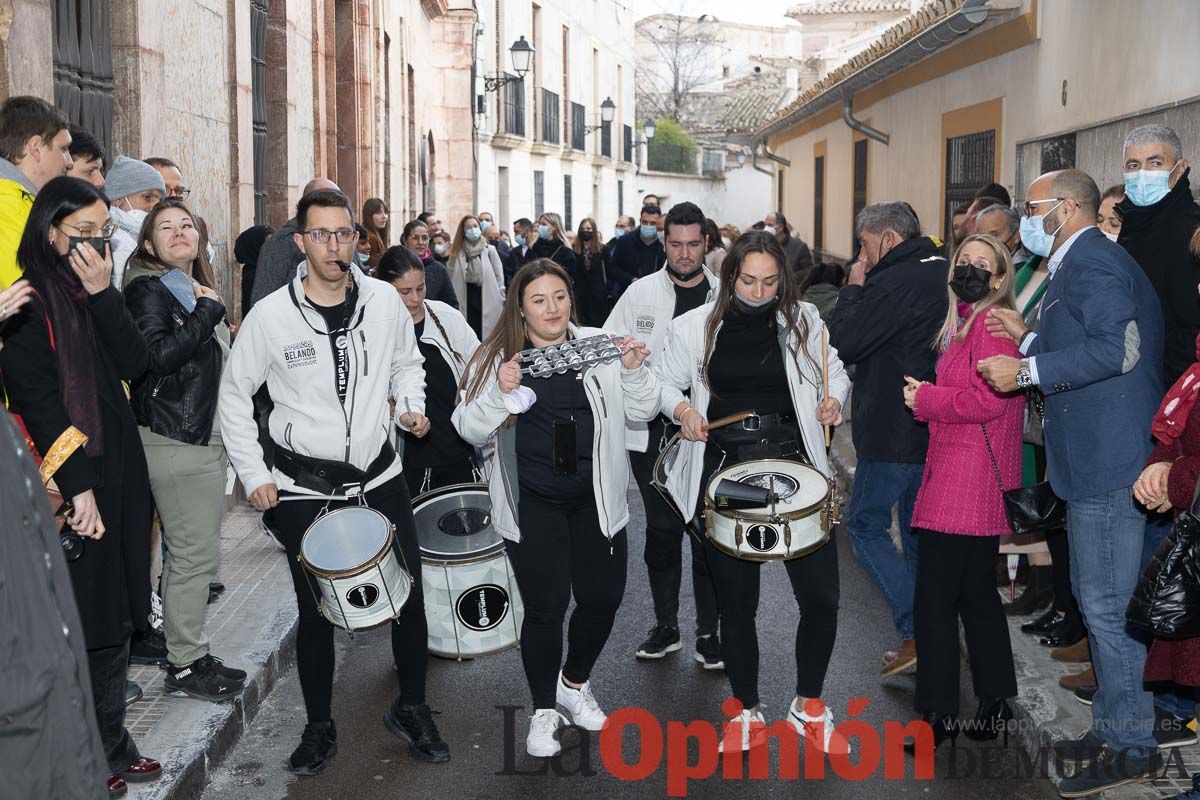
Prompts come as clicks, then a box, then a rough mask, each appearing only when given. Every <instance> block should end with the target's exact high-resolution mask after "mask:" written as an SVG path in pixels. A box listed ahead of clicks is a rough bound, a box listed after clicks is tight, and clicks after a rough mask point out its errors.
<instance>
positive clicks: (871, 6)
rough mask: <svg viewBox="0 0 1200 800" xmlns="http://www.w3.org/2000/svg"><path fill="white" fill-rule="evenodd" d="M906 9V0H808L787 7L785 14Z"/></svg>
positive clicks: (855, 12) (846, 12) (856, 12)
mask: <svg viewBox="0 0 1200 800" xmlns="http://www.w3.org/2000/svg"><path fill="white" fill-rule="evenodd" d="M904 11H908V0H824V1H823V2H822V0H810V2H807V3H801V4H800V5H797V6H794V7H792V8H790V9H788V12H787V16H789V17H800V16H805V15H815V14H886V13H896V12H904Z"/></svg>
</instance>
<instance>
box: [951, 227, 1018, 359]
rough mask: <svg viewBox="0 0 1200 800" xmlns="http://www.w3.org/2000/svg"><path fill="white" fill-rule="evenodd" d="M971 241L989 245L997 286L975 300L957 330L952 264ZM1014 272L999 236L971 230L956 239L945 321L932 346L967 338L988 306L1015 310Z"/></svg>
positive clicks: (955, 263)
mask: <svg viewBox="0 0 1200 800" xmlns="http://www.w3.org/2000/svg"><path fill="white" fill-rule="evenodd" d="M971 242H983V243H984V244H986V245H987V246H988V247H990V248H992V254H993V256H994V257H995V264H996V269H995V271H994V272H993V273H992V274H993V275H995V276H997V277H999V278H1000V286H998V287H997V288H995V289H992V290H991V291H989V292H988V293H987V296H986V297H984V298H983V299H982V300H980V301H979V302H978V303H976V304H975V310H974V311H972V312H971V316H969V317H967V320H966V321H965V322H964V323H963V324H962V329H961V330H960V329H959V327H958V295H956V294H955V293H954V290H953V289H951V288H950V280H951V279H952V278H953V277H954V268H955V267H956V266H957V265H958V257H959V255H961V254H962V251H963V248H964V247H966V246H967V245H969V244H970V243H971ZM1015 273H1016V270H1014V269H1013V263H1012V256H1010V255H1009V253H1008V248H1007V247H1005V246H1004V245H1003V244H1001V243H1000V241H999V240H998V239H996V238H994V237H992V236H988V235H987V234H986V233H973V234H971V235H970V236H968V237H967V238H965V239H963V240H962V241H961V242H959V244H958V247H957V248H956V249H955V250H954V258H952V259H950V269H949V271H948V272H947V274H946V295H947V296H948V297H949V298H950V304H949V305H950V307H949V308H947V309H946V321H945V322H943V323H942V327H941V329H940V330H939V331H938V332H937V335H936V336H935V337H934V339H933V346H934V349H936V350H938V351H939V352H941V351H944V350H945V349H946V348H947V347H949V345H950V341H951V339H954V340H957V341H960V342H961V341H962V340H963V339H965V338H967V333H969V332H970V330H971V323H973V322H974V321H975V318H976V317H978V316H979V315H980V314H983V313H985V312H987V310H988V309H990V308H1007V309H1011V310H1015V309H1016V307H1017V299H1016V295H1015V292H1014V291H1013V287H1014V286H1015V285H1016V280H1017V278H1016V274H1015Z"/></svg>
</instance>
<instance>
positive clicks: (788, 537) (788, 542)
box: [783, 522, 792, 552]
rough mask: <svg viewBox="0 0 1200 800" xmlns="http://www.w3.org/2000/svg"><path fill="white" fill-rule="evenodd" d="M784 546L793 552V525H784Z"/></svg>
mask: <svg viewBox="0 0 1200 800" xmlns="http://www.w3.org/2000/svg"><path fill="white" fill-rule="evenodd" d="M783 546H784V547H786V548H787V550H788V551H789V552H791V549H792V525H791V523H790V522H785V523H783Z"/></svg>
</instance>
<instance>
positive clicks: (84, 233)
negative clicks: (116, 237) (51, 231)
mask: <svg viewBox="0 0 1200 800" xmlns="http://www.w3.org/2000/svg"><path fill="white" fill-rule="evenodd" d="M58 227H60V228H71V229H73V230H74V231H75V232H76V233H77V234H79V236H80V237H82V238H84V239H93V238H95V237H96V235H97V233H96V229H95V228H94V227H92V226H91V225H84V226H83V227H80V226H78V225H72V224H71V223H69V222H60V223H58ZM116 232H117V226H116V225H114V224H113V223H111V222H110V223H108V224H107V225H105V226H104V227H102V228H101V229H100V232H99V235H100V236H101V237H103V238H105V239H111V238H112V237H113V234H114V233H116Z"/></svg>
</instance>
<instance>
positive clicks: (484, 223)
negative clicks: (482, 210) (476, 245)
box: [479, 219, 492, 233]
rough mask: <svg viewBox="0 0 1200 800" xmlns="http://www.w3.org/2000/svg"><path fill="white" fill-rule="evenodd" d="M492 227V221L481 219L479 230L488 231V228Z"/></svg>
mask: <svg viewBox="0 0 1200 800" xmlns="http://www.w3.org/2000/svg"><path fill="white" fill-rule="evenodd" d="M490 227H492V223H490V222H488V221H487V220H486V219H481V220H479V230H481V231H483V232H484V233H487V229H488V228H490Z"/></svg>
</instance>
